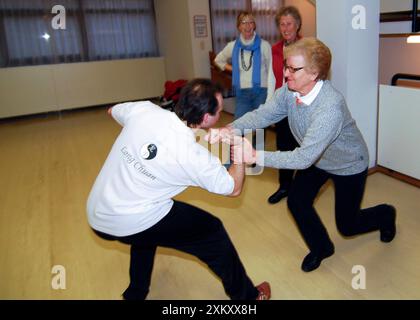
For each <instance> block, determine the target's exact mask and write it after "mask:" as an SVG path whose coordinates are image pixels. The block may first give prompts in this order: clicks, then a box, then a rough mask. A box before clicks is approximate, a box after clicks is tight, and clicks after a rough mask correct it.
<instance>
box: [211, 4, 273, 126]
mask: <svg viewBox="0 0 420 320" xmlns="http://www.w3.org/2000/svg"><path fill="white" fill-rule="evenodd" d="M236 27H237V28H238V31H239V33H240V34H239V37H238V38H237V39H236V40H234V41H231V42H229V43H228V44H227V45H226V47H225V48H224V49H223V50H222V51H221V52H220V53H219V54H218V55H217V56H216V58H215V60H214V62H215V64H216V65H217V66H218V67H219V68H220V69H221V70H227V71H229V72H232V86H233V88H234V91H235V95H236V107H235V119H237V118H240V117H241V116H243V115H244V114H245V113H247V112H248V111H252V110H254V109H256V108H258V106H259V105H261V104H263V103H264V102H265V100H266V98H267V90H268V91H271V92H273V91H274V83H269V81H268V78H269V77H268V75H269V72H270V68H271V46H270V44H269V43H268V42H267V41H265V40H263V39H261V37H260V36H259V35H258V34H257V33H256V32H255V30H256V24H255V19H254V17H253V15H252V13H250V12H247V11H242V12H240V13H239V15H238V16H237V19H236ZM270 86H271V87H270Z"/></svg>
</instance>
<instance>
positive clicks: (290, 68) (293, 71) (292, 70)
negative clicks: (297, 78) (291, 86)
mask: <svg viewBox="0 0 420 320" xmlns="http://www.w3.org/2000/svg"><path fill="white" fill-rule="evenodd" d="M304 68H305V67H300V68H293V67H291V66H288V65H287V64H285V65H284V70H289V72H290V73H296V72H298V71H299V70H302V69H304Z"/></svg>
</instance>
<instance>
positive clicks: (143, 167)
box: [87, 101, 234, 236]
mask: <svg viewBox="0 0 420 320" xmlns="http://www.w3.org/2000/svg"><path fill="white" fill-rule="evenodd" d="M112 116H113V117H114V118H115V120H116V121H117V122H118V123H119V124H121V125H122V126H123V129H122V131H121V133H120V135H119V136H118V138H117V140H116V141H115V143H114V145H113V147H112V149H111V152H110V153H109V155H108V158H107V159H106V161H105V163H104V165H103V167H102V169H101V172H100V173H99V175H98V177H97V178H96V181H95V184H94V185H93V187H92V190H91V192H90V195H89V199H88V202H87V214H88V221H89V224H90V225H91V227H92V228H94V229H95V230H98V231H101V232H104V233H107V234H111V235H114V236H127V235H131V234H135V233H138V232H141V231H144V230H146V229H148V228H150V227H151V226H153V225H154V224H156V223H157V222H158V221H160V220H161V219H162V218H163V217H164V216H165V215H166V214H167V213H168V212H169V211H170V209H171V208H172V205H173V200H172V197H174V196H176V195H177V194H179V193H181V192H182V191H184V190H185V189H186V188H187V187H188V186H198V187H201V188H203V189H206V190H208V191H210V192H213V193H217V194H222V195H229V194H231V193H232V192H233V189H234V180H233V178H232V177H231V176H230V175H229V173H228V172H227V170H226V168H225V167H224V166H222V164H221V162H220V160H219V158H217V157H215V156H214V155H212V154H211V153H210V152H209V151H208V150H207V149H206V148H204V147H203V146H201V145H200V144H198V143H197V142H196V138H195V135H194V133H193V131H192V130H191V129H190V128H188V127H187V126H186V125H185V124H184V123H183V122H182V121H181V120H180V119H179V118H178V117H177V116H176V114H175V113H172V112H170V111H167V110H164V109H162V108H160V107H159V106H156V105H154V104H153V103H151V102H149V101H146V102H127V103H122V104H118V105H116V106H114V107H113V108H112Z"/></svg>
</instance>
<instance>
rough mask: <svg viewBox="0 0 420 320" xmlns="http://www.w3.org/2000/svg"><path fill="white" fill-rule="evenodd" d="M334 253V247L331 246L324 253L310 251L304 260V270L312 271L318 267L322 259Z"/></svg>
mask: <svg viewBox="0 0 420 320" xmlns="http://www.w3.org/2000/svg"><path fill="white" fill-rule="evenodd" d="M333 254H334V248H331V249H329V250H327V251H324V252H322V253H313V252H310V253H309V254H308V255H307V256H306V257H305V259H303V262H302V267H301V268H302V270H303V271H305V272H311V271H313V270H315V269H317V268H318V267H319V266H320V265H321V262H322V260H324V259H325V258H328V257H330V256H332V255H333Z"/></svg>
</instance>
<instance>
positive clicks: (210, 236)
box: [97, 201, 258, 300]
mask: <svg viewBox="0 0 420 320" xmlns="http://www.w3.org/2000/svg"><path fill="white" fill-rule="evenodd" d="M97 233H98V234H99V235H100V236H102V237H105V238H107V239H114V240H119V241H121V242H123V243H126V244H130V245H131V257H130V285H129V287H128V288H127V290H125V292H124V294H123V297H124V298H125V299H127V300H144V299H145V298H146V296H147V294H148V293H149V287H150V282H151V277H152V269H153V263H154V258H155V253H156V249H157V247H158V246H161V247H167V248H173V249H177V250H179V251H182V252H186V253H189V254H191V255H193V256H196V257H197V258H199V259H200V260H201V261H203V262H204V263H206V264H207V265H208V266H209V268H210V269H211V270H212V271H213V272H214V273H215V274H216V275H217V276H218V277H220V279H221V280H222V283H223V286H224V289H225V291H226V293H227V295H228V296H229V297H230V298H231V299H233V300H255V299H256V298H257V296H258V290H257V289H256V288H255V286H254V285H253V284H252V282H251V280H250V279H249V277H248V275H247V274H246V272H245V269H244V267H243V265H242V262H241V261H240V259H239V256H238V253H237V252H236V249H235V247H234V246H233V244H232V241H231V240H230V238H229V236H228V234H227V232H226V230H225V228H224V226H223V224H222V222H221V221H220V219H219V218H217V217H215V216H213V215H211V214H210V213H208V212H205V211H203V210H201V209H199V208H196V207H194V206H191V205H189V204H186V203H183V202H179V201H174V205H173V206H172V209H171V210H170V211H169V213H168V214H167V215H166V216H165V217H164V218H163V219H162V220H161V221H159V222H158V223H157V224H155V225H154V226H152V227H151V228H149V229H147V230H145V231H142V232H140V233H137V234H134V235H131V236H126V237H113V236H107V235H104V234H101V233H99V232H97ZM184 276H185V277H188V273H185V274H184ZM196 285H197V286H200V284H199V283H197V284H196ZM180 294H181V295H182V293H180Z"/></svg>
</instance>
